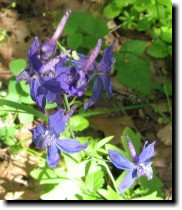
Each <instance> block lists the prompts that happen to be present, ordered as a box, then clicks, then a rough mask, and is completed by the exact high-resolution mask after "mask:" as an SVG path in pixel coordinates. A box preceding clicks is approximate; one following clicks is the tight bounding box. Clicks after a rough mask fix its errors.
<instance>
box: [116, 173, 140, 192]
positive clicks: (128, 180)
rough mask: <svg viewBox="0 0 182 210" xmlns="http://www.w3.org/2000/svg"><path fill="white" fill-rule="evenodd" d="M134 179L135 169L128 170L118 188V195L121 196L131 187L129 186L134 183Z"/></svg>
mask: <svg viewBox="0 0 182 210" xmlns="http://www.w3.org/2000/svg"><path fill="white" fill-rule="evenodd" d="M135 179H136V169H133V170H129V171H128V173H127V174H126V176H125V177H124V179H123V181H122V182H121V184H120V186H119V192H120V194H123V192H124V191H125V190H127V189H128V188H129V187H131V185H132V184H133V183H134V182H135Z"/></svg>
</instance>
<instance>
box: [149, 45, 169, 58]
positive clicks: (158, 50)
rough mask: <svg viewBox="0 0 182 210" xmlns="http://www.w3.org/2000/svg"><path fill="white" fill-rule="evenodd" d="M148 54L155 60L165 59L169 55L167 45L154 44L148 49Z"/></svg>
mask: <svg viewBox="0 0 182 210" xmlns="http://www.w3.org/2000/svg"><path fill="white" fill-rule="evenodd" d="M147 53H148V54H149V55H151V56H153V57H155V58H164V57H166V56H167V55H168V47H167V45H165V44H160V43H158V42H153V43H152V44H151V45H150V46H149V48H148V49H147Z"/></svg>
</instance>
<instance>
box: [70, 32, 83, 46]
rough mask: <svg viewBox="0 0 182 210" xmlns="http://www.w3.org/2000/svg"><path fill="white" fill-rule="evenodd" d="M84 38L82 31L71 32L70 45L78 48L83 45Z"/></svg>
mask: <svg viewBox="0 0 182 210" xmlns="http://www.w3.org/2000/svg"><path fill="white" fill-rule="evenodd" d="M82 40H83V36H82V34H80V33H74V34H71V35H70V36H68V38H67V44H68V47H70V48H72V49H77V48H78V47H79V46H80V45H81V43H82Z"/></svg>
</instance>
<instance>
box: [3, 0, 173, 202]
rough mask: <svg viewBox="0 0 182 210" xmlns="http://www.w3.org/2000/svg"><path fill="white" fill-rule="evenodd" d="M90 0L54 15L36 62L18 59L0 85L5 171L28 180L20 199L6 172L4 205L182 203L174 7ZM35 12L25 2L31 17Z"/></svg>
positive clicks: (32, 54)
mask: <svg viewBox="0 0 182 210" xmlns="http://www.w3.org/2000/svg"><path fill="white" fill-rule="evenodd" d="M68 2H69V1H68ZM78 2H79V1H78ZM84 2H85V3H84ZM84 2H82V4H83V5H82V6H83V7H84V5H86V6H87V5H88V8H92V7H93V10H91V11H92V12H88V11H86V10H85V11H76V9H74V7H73V8H71V6H70V5H69V4H68V5H66V3H65V5H66V6H65V8H66V9H65V10H64V11H65V12H64V13H63V12H62V13H61V14H60V13H58V12H57V11H56V10H55V11H48V9H47V12H45V11H44V12H43V13H42V17H43V18H44V19H45V18H46V17H48V18H51V21H52V22H51V24H52V25H51V27H50V32H49V36H47V38H46V39H45V38H44V36H43V37H42V36H40V37H39V35H38V34H33V36H32V38H33V39H31V40H30V42H27V58H26V57H25V56H23V58H22V57H18V58H16V59H10V62H9V64H8V68H9V70H10V71H9V72H11V77H8V79H6V80H4V79H2V81H1V83H0V87H1V91H0V146H1V149H0V151H1V155H0V158H1V159H2V161H1V162H2V165H1V167H0V170H4V167H5V164H7V163H8V164H9V163H11V164H12V166H11V167H12V168H15V169H16V170H17V177H19V178H17V177H15V178H14V179H12V178H10V180H11V182H12V187H13V186H15V187H14V188H15V190H13V192H14V193H12V187H10V189H11V190H10V191H8V187H7V182H6V181H8V179H9V178H7V180H6V178H5V176H4V174H2V177H1V182H2V186H3V187H2V188H0V190H1V191H2V199H6V200H8V199H9V198H10V199H21V200H28V199H33V200H34V199H41V200H121V201H122V200H168V199H172V195H171V189H172V186H171V178H170V173H171V168H172V165H170V166H166V164H167V163H166V162H168V163H171V160H172V159H171V154H172V153H171V145H172V139H171V136H172V133H171V132H172V127H171V124H172V106H171V97H172V83H171V72H170V71H171V69H170V68H166V66H167V64H169V67H170V61H171V60H170V59H171V54H172V51H171V48H172V45H171V44H172V38H171V37H172V31H171V30H172V29H171V27H172V24H171V20H172V18H171V15H172V12H171V9H172V7H171V6H172V5H171V1H168V0H166V1H158V0H156V1H153V0H151V1H146V2H145V1H142V2H141V1H135V0H132V1H128V0H126V1H124V2H122V3H121V1H115V0H112V1H105V2H104V3H103V2H100V3H98V2H95V3H94V4H93V2H91V1H84ZM80 3H81V2H79V4H80ZM50 4H51V3H50ZM98 4H99V7H98ZM33 6H34V5H33V4H32V3H30V2H29V3H27V5H26V4H25V5H23V6H22V7H24V8H26V17H28V16H29V15H30V17H28V18H30V19H31V12H29V10H31V8H33ZM61 6H62V5H61ZM86 6H85V7H86ZM96 7H97V8H98V10H96V11H95V13H94V12H93V11H94V10H95V8H96ZM9 8H10V9H13V10H14V9H15V8H17V10H19V11H21V6H20V4H19V2H13V3H12V4H10V5H8V6H7V7H4V8H3V10H2V15H1V16H0V17H1V18H4V17H5V16H3V14H5V13H6V12H9ZM70 8H71V9H70ZM72 10H74V11H72ZM101 11H102V15H100V16H99V15H98V13H99V12H101ZM104 16H106V17H107V19H106V18H105V17H104ZM113 18H114V19H113ZM107 21H109V22H110V24H111V25H114V26H112V28H110V26H109V24H108V23H107ZM16 24H20V22H18V20H17V23H16ZM21 24H22V23H21ZM120 29H121V30H123V31H121V33H123V34H127V33H128V34H127V36H128V37H130V38H128V39H126V40H125V41H124V43H123V40H122V38H121V37H120V35H119V30H120ZM8 30H10V29H8V28H7V29H6V28H5V27H4V28H3V27H2V29H1V28H0V44H1V45H0V48H1V49H3V47H5V46H6V44H7V40H9V41H11V40H10V39H11V37H9V36H8V34H10V32H9V31H8ZM130 32H132V33H137V36H136V37H137V38H136V37H133V34H132V35H131V34H129V33H130ZM127 36H126V37H127ZM140 36H141V38H140ZM25 38H26V39H28V38H27V37H25ZM107 40H109V44H107V43H106V41H107ZM120 42H121V43H122V44H121V45H120V44H119V43H120ZM3 56H5V57H6V55H3ZM5 57H4V59H5ZM2 72H3V71H2ZM2 75H3V74H2ZM126 90H127V91H126ZM102 101H103V104H104V105H103V104H102ZM100 107H101V108H100ZM103 107H104V108H103ZM117 115H118V116H117ZM129 115H130V116H132V117H128V116H129ZM98 116H100V118H97V117H98ZM94 117H95V121H94ZM102 118H103V119H102ZM150 119H151V121H152V122H150V124H149V128H148V129H146V128H145V126H146V125H145V124H146V120H148V121H150ZM92 120H93V121H92ZM147 123H149V122H147ZM113 128H114V130H112V129H113ZM110 129H111V130H110ZM94 132H95V133H94ZM112 132H113V133H112ZM162 150H163V151H169V152H168V156H165V155H166V153H165V155H162V154H161V153H160V152H161V151H162ZM22 155H23V156H22ZM161 160H162V161H163V162H162V161H161ZM164 160H165V161H166V162H165V161H164ZM16 161H20V163H21V164H23V167H22V171H21V170H19V169H17V168H16V167H17V166H15V163H16ZM21 164H20V165H18V167H20V166H21ZM161 164H163V165H164V166H162V167H163V168H165V170H166V171H167V174H169V176H168V178H169V179H168V180H167V181H166V179H164V173H165V172H166V171H165V172H164V171H162V170H161ZM9 170H10V168H7V169H6V170H5V171H7V174H8V171H9ZM10 171H11V170H10ZM9 174H11V172H9ZM23 179H25V180H23ZM26 179H27V180H26ZM29 180H32V183H34V184H33V186H31V185H30V182H29ZM13 183H14V185H13ZM16 183H21V184H22V185H23V187H22V186H16ZM25 183H26V184H25ZM25 185H28V189H27V188H26V187H25ZM34 186H36V188H37V193H36V194H34V195H32V188H34ZM63 189H64V190H63Z"/></svg>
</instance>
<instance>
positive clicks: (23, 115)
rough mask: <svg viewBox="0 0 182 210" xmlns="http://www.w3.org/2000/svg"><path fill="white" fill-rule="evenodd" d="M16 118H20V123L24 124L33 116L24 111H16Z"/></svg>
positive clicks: (31, 119)
mask: <svg viewBox="0 0 182 210" xmlns="http://www.w3.org/2000/svg"><path fill="white" fill-rule="evenodd" d="M18 118H19V120H20V123H22V124H26V123H29V122H32V121H33V120H34V117H33V115H32V114H26V113H18Z"/></svg>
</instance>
